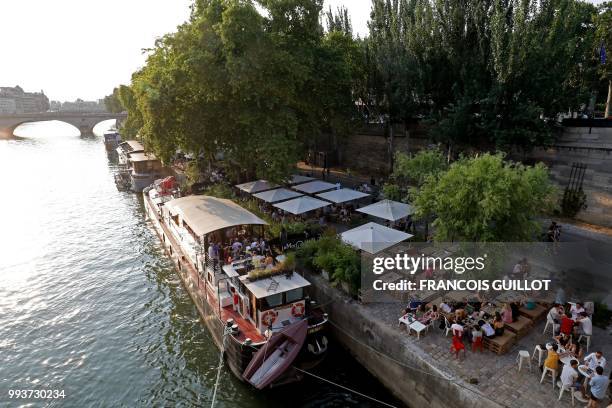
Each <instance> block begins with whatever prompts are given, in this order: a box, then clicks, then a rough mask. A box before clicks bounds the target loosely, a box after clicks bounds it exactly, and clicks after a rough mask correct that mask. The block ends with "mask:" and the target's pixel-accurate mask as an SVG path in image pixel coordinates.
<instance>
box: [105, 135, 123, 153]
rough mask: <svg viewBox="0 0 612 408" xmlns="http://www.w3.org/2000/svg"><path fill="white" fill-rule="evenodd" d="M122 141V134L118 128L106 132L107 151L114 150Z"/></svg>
mask: <svg viewBox="0 0 612 408" xmlns="http://www.w3.org/2000/svg"><path fill="white" fill-rule="evenodd" d="M119 143H121V135H120V134H119V132H118V131H117V130H109V131H107V132H104V147H106V151H107V152H113V151H115V150H116V149H117V147H119Z"/></svg>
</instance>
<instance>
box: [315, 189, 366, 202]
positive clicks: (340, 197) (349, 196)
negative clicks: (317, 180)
mask: <svg viewBox="0 0 612 408" xmlns="http://www.w3.org/2000/svg"><path fill="white" fill-rule="evenodd" d="M367 196H369V194H366V193H362V192H361V191H357V190H353V189H350V188H341V189H340V190H333V191H328V192H327V193H321V194H317V197H319V198H322V199H324V200H327V201H331V202H332V203H336V204H339V203H345V202H347V201H353V200H359V199H360V198H364V197H367Z"/></svg>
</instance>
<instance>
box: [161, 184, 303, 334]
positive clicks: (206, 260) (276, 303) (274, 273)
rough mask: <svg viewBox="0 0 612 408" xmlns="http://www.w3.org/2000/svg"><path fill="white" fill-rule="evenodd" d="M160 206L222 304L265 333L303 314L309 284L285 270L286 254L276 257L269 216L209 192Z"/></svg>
mask: <svg viewBox="0 0 612 408" xmlns="http://www.w3.org/2000/svg"><path fill="white" fill-rule="evenodd" d="M158 205H160V206H161V212H160V215H161V216H162V217H163V218H164V220H165V222H166V224H167V225H169V227H170V230H171V231H172V233H173V235H175V238H176V240H177V241H179V242H180V245H181V247H182V248H183V252H184V253H185V254H186V255H187V256H188V257H189V260H190V262H191V263H192V264H193V265H194V267H195V268H196V270H197V271H198V273H199V274H200V276H201V278H202V279H203V280H204V281H205V282H206V283H205V285H206V288H207V290H208V293H211V292H212V294H213V295H214V296H215V297H216V300H217V303H218V305H217V307H219V308H226V309H234V310H235V312H236V313H237V314H238V315H239V316H240V317H241V318H242V319H244V320H245V321H247V322H248V323H250V324H252V325H253V326H254V327H255V328H256V329H257V331H258V332H259V333H261V334H264V333H265V332H266V331H267V330H272V331H276V330H280V329H282V328H283V327H285V326H287V325H289V324H291V323H293V322H295V321H297V320H301V319H302V318H303V317H304V314H305V308H306V302H305V295H304V288H305V287H307V286H309V285H310V283H309V282H308V281H307V280H306V279H304V278H303V277H302V276H301V275H299V274H297V273H295V272H294V271H292V270H291V271H286V272H284V271H281V270H280V269H282V268H279V266H280V265H279V263H280V262H282V260H283V259H284V256H283V255H279V256H276V257H274V256H273V254H272V250H271V248H268V247H267V245H266V243H265V241H263V240H262V238H263V236H264V231H263V229H264V226H265V225H266V222H265V221H264V220H262V219H260V218H259V217H257V216H256V215H254V214H252V213H251V212H249V211H247V210H246V209H244V208H242V207H241V206H239V205H238V204H236V203H234V202H233V201H231V200H225V199H220V198H215V197H209V196H188V197H182V198H178V199H174V200H170V201H167V202H164V203H161V202H159V201H158Z"/></svg>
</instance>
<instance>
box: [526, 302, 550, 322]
mask: <svg viewBox="0 0 612 408" xmlns="http://www.w3.org/2000/svg"><path fill="white" fill-rule="evenodd" d="M549 309H550V308H549ZM519 313H520V314H521V316H525V317H526V318H528V319H529V320H531V321H532V322H537V321H539V320H541V319H543V318H544V317H545V316H546V314H547V313H548V309H547V308H545V307H544V306H541V305H536V307H535V309H532V310H529V309H526V308H524V307H521V308H520V309H519Z"/></svg>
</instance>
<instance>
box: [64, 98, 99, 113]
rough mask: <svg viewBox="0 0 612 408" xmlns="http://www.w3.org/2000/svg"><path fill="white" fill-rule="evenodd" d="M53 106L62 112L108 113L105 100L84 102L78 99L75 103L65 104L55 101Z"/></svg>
mask: <svg viewBox="0 0 612 408" xmlns="http://www.w3.org/2000/svg"><path fill="white" fill-rule="evenodd" d="M52 106H53V110H57V111H60V112H88V113H92V112H107V110H106V105H104V100H97V101H84V100H82V99H77V100H76V101H74V102H64V103H60V102H57V101H53V102H52Z"/></svg>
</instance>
